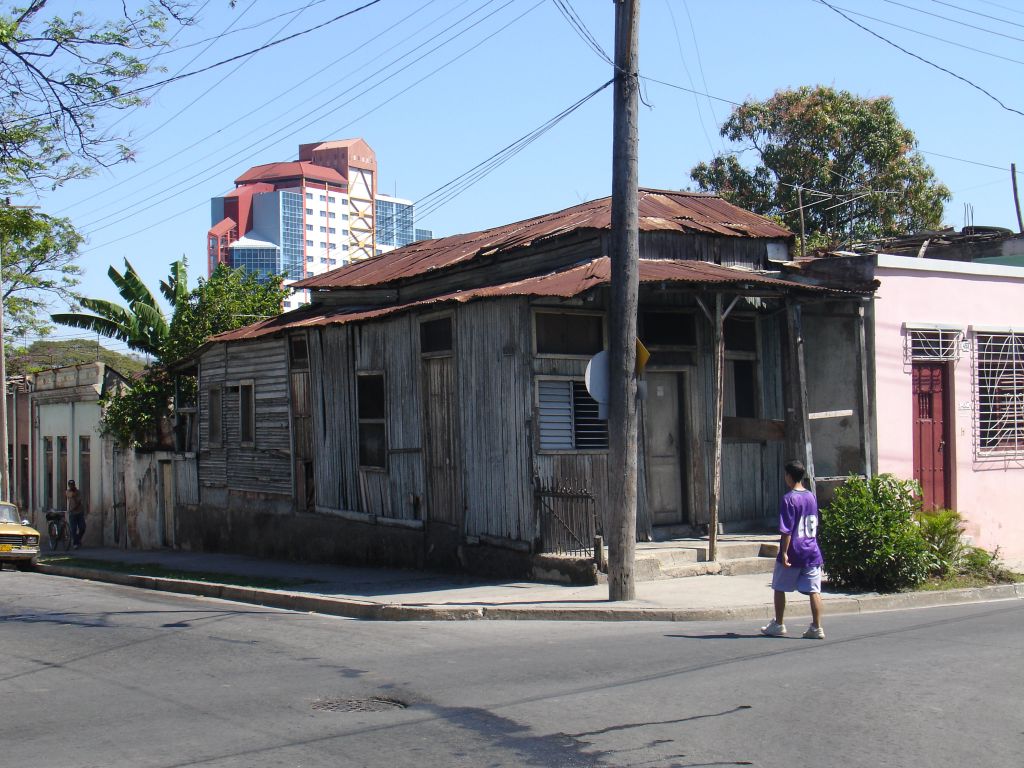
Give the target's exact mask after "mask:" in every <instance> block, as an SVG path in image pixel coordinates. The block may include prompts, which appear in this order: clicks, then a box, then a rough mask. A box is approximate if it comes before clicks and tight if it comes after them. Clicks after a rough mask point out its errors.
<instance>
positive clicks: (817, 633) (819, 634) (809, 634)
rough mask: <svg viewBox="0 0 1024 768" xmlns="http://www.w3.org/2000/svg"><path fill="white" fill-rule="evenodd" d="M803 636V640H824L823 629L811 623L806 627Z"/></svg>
mask: <svg viewBox="0 0 1024 768" xmlns="http://www.w3.org/2000/svg"><path fill="white" fill-rule="evenodd" d="M803 638H804V639H805V640H824V639H825V630H824V629H822V628H821V627H816V626H814V625H813V624H811V626H809V627H808V628H807V631H806V632H804V634H803Z"/></svg>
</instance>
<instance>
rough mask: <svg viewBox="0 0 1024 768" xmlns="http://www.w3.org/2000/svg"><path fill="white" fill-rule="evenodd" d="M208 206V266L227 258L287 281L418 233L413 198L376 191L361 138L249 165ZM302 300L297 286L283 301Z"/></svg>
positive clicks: (371, 159)
mask: <svg viewBox="0 0 1024 768" xmlns="http://www.w3.org/2000/svg"><path fill="white" fill-rule="evenodd" d="M210 214H211V216H210V219H211V221H210V224H211V226H210V229H209V230H208V232H207V240H206V249H207V271H208V273H212V272H213V270H214V269H216V267H217V265H218V264H227V265H229V266H231V267H244V268H245V269H247V270H249V271H252V272H255V273H257V274H259V275H264V276H265V275H270V274H284V275H285V276H286V282H291V281H295V280H302V279H304V278H308V277H314V276H316V275H321V274H323V273H325V272H329V271H330V270H332V269H337V268H338V267H342V266H345V265H347V264H349V263H350V262H352V261H359V260H361V259H368V258H370V257H372V256H376V255H377V254H378V253H381V252H383V251H384V250H391V249H392V248H395V247H397V246H398V245H405V244H407V243H408V242H412V241H413V239H414V238H415V230H414V227H413V204H412V202H411V201H408V200H401V199H399V198H391V197H387V196H383V195H378V194H377V156H376V153H375V152H374V151H373V149H372V148H371V147H370V145H369V144H367V143H366V142H365V141H364V140H363V139H359V138H355V139H343V140H340V141H326V142H321V143H316V144H302V145H300V146H299V159H298V160H294V161H287V162H277V163H267V164H264V165H257V166H254V167H252V168H250V169H249V170H247V171H246V172H245V173H243V174H242V175H241V176H239V177H238V178H237V179H235V189H233V190H231V192H229V193H228V194H226V195H224V196H223V197H215V198H212V200H211V201H210ZM382 224H383V230H384V232H383V234H384V237H383V238H381V233H380V232H379V231H378V229H379V228H380V227H381V225H382ZM406 225H408V226H406ZM307 301H308V296H306V295H305V292H300V293H296V294H295V295H293V296H292V297H291V298H290V299H289V300H287V301H285V306H284V309H285V310H288V309H293V308H295V307H296V306H299V305H301V304H304V303H306V302H307Z"/></svg>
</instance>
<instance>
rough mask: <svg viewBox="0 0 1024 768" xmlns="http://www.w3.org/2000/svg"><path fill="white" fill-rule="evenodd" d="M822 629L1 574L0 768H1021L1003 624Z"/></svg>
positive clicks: (1023, 626) (992, 610) (1022, 628)
mask: <svg viewBox="0 0 1024 768" xmlns="http://www.w3.org/2000/svg"><path fill="white" fill-rule="evenodd" d="M796 628H797V627H796V626H793V627H792V628H791V630H792V629H796ZM800 629H803V627H802V626H800ZM827 629H828V632H829V639H828V640H826V641H824V642H820V641H811V640H801V639H798V637H796V638H786V639H768V638H763V637H760V636H758V635H757V628H756V627H755V626H750V625H749V624H737V623H731V624H712V623H704V622H701V623H691V624H669V623H657V622H638V623H630V624H614V623H568V622H550V623H541V622H523V623H515V622H488V621H474V622H453V623H439V622H431V623H375V622H360V621H355V620H350V619H337V618H330V617H322V616H316V615H307V614H296V613H288V612H284V611H275V610H264V609H260V608H256V607H252V606H243V605H237V604H232V603H226V602H218V601H214V600H206V599H200V598H191V597H181V596H173V595H163V594H158V593H150V592H145V591H137V590H133V589H130V588H126V587H116V586H111V585H102V584H95V583H90V582H80V581H75V580H72V579H63V578H60V577H54V576H43V575H39V574H22V573H16V572H9V571H4V572H3V573H0V694H2V699H0V700H2V702H3V703H2V705H0V706H2V716H0V765H3V766H8V767H10V768H14V767H15V766H40V767H42V768H48V767H50V766H130V767H131V768H143V767H147V766H153V767H159V768H172V767H175V768H177V767H184V766H208V767H209V768H229V767H230V768H236V767H238V768H242V767H243V766H244V767H249V766H303V767H304V768H305V767H310V766H331V767H332V768H336V767H338V766H416V767H417V768H424V767H425V766H445V767H448V766H472V767H473V768H476V767H478V766H645V767H647V766H651V767H657V766H666V767H667V766H680V767H682V766H709V765H713V766H732V765H756V766H790V765H795V766H930V767H934V766H956V767H957V768H960V767H961V766H1013V768H1019V766H1020V765H1021V755H1022V754H1024V707H1022V698H1024V695H1022V691H1024V658H1022V653H1021V649H1024V603H1022V602H1021V601H1007V602H997V603H986V604H975V605H969V606H962V607H947V608H932V609H921V610H914V611H905V612H891V613H877V614H866V615H860V616H847V617H842V616H837V617H834V618H832V619H830V620H829V622H828V624H827ZM396 701H397V702H400V703H402V704H404V705H406V706H405V708H399V707H397V706H395V705H394V704H393V702H396ZM366 710H376V711H366Z"/></svg>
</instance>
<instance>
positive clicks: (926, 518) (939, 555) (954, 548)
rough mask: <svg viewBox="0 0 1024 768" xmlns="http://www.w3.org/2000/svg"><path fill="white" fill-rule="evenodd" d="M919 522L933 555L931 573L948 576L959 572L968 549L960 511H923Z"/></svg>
mask: <svg viewBox="0 0 1024 768" xmlns="http://www.w3.org/2000/svg"><path fill="white" fill-rule="evenodd" d="M917 523H918V527H919V528H920V530H921V535H922V536H924V540H925V542H926V543H927V544H928V552H929V554H930V555H931V560H932V562H931V564H930V567H929V571H930V574H931V575H932V576H948V575H950V574H951V573H955V572H957V571H958V570H959V569H960V566H961V563H962V561H963V559H964V555H965V551H966V550H967V549H968V548H967V545H966V544H964V540H963V532H964V521H963V518H962V517H961V516H960V513H959V512H956V511H954V510H952V509H937V510H935V511H934V512H922V513H921V514H919V515H918V517H917Z"/></svg>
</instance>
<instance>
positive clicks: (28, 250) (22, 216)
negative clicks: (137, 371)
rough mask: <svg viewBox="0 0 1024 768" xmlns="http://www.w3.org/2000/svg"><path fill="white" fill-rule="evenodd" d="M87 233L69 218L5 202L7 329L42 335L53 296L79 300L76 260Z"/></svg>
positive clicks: (1, 216) (0, 235)
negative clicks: (77, 228)
mask: <svg viewBox="0 0 1024 768" xmlns="http://www.w3.org/2000/svg"><path fill="white" fill-rule="evenodd" d="M81 242H82V238H81V237H80V236H79V234H78V233H77V232H76V231H75V229H74V227H72V226H71V222H70V221H69V220H68V219H58V218H53V217H51V216H46V215H44V214H39V213H36V212H34V211H32V210H28V209H24V208H15V207H11V206H7V205H0V271H2V278H3V279H2V283H3V287H2V292H3V302H4V335H5V336H6V337H7V338H8V339H17V338H24V337H25V336H29V335H35V336H38V335H43V334H45V333H46V331H47V330H48V329H49V324H48V323H47V322H46V317H47V316H46V313H45V312H44V310H45V309H46V307H47V305H48V304H49V302H50V301H51V300H52V299H55V298H56V299H62V300H64V301H66V302H68V303H72V304H73V303H74V302H75V300H76V299H77V296H76V293H75V287H76V286H77V285H78V276H79V274H80V271H81V270H80V269H79V267H78V265H77V264H76V263H75V262H76V258H77V255H78V246H79V244H80V243H81Z"/></svg>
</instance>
